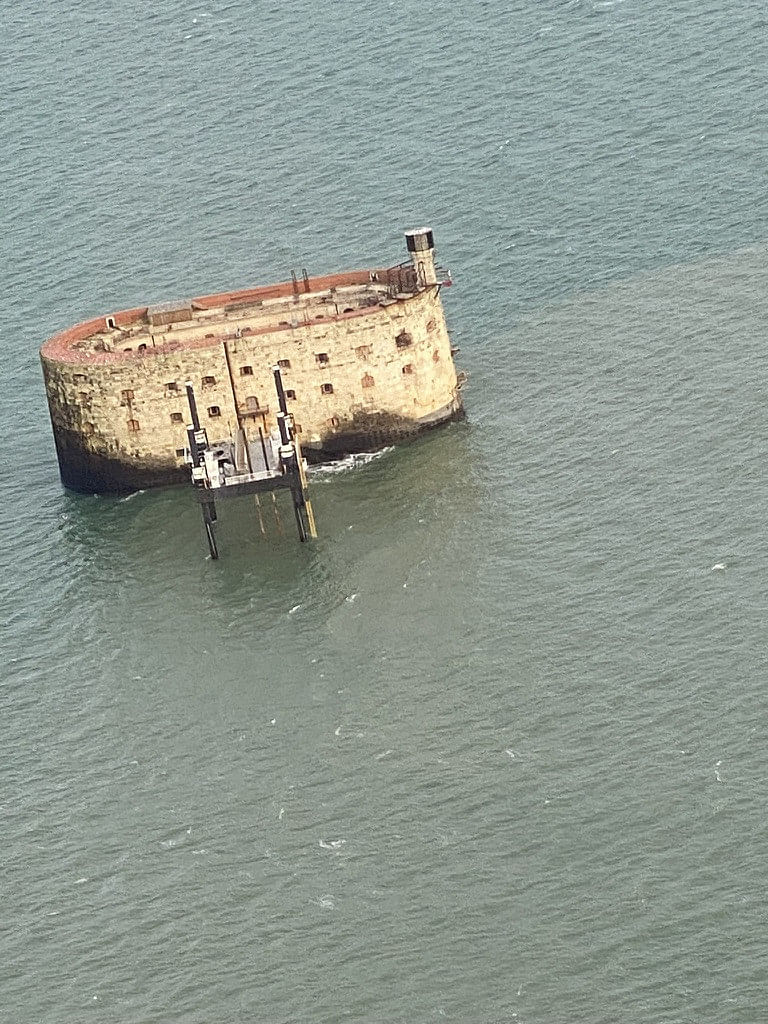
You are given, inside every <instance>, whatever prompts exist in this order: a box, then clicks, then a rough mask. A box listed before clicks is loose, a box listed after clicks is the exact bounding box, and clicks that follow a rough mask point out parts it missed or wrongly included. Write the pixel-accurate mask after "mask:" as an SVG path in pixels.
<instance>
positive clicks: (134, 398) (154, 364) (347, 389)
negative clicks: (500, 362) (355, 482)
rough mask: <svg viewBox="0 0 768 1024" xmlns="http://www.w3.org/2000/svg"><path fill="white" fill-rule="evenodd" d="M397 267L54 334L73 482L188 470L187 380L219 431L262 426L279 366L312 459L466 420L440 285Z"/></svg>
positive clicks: (60, 412)
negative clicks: (391, 276) (404, 287)
mask: <svg viewBox="0 0 768 1024" xmlns="http://www.w3.org/2000/svg"><path fill="white" fill-rule="evenodd" d="M383 273H386V272H379V271H356V272H353V273H350V274H340V275H332V276H330V277H325V278H314V279H305V281H304V282H302V288H303V290H302V291H297V287H296V285H295V284H294V283H292V282H289V283H288V284H284V285H275V286H270V287H268V288H263V289H251V290H247V291H241V292H232V293H226V294H223V295H215V296H205V297H203V298H200V299H195V300H191V301H190V302H189V303H188V304H185V303H176V304H166V306H165V307H156V308H155V309H154V310H153V309H152V308H151V307H149V308H145V309H136V310H128V311H124V312H120V313H116V314H113V315H112V316H110V317H105V318H99V319H97V320H92V321H89V322H87V323H85V324H80V325H78V326H77V327H74V328H71V329H70V330H69V331H65V332H62V334H60V335H56V336H55V337H54V338H51V339H50V340H49V341H48V342H47V343H46V344H45V345H44V346H43V348H42V350H41V359H42V364H43V373H44V377H45V385H46V391H47V395H48V403H49V408H50V414H51V422H52V425H53V432H54V438H55V441H56V447H57V453H58V457H59V465H60V469H61V475H62V479H63V481H64V483H65V484H66V485H67V486H70V487H72V488H74V489H77V490H87V491H96V492H102V493H103V492H120V491H126V490H131V489H135V488H136V487H150V486H156V485H164V484H171V483H176V482H181V481H184V480H186V479H187V478H188V468H187V467H186V466H185V463H184V449H185V446H186V443H187V436H186V424H187V423H188V422H189V411H188V408H187V404H186V397H185V393H184V385H185V382H186V381H191V382H192V384H193V386H194V390H195V394H196V399H197V405H198V410H199V413H200V418H201V422H202V425H203V426H204V427H205V428H206V429H207V431H208V435H209V437H210V438H211V439H212V440H215V439H224V438H228V437H231V436H233V435H234V433H235V432H236V430H237V429H238V427H239V426H242V427H244V429H245V430H246V432H247V433H248V434H249V435H250V436H257V435H258V429H259V428H261V429H262V431H264V432H265V433H269V432H271V431H272V430H273V429H274V428H275V425H276V418H275V416H276V412H277V411H278V410H277V409H276V401H275V394H274V383H273V379H272V372H271V367H272V366H273V365H275V364H277V365H279V366H280V367H281V370H282V377H283V384H284V387H285V389H286V394H287V398H288V405H289V409H290V411H291V412H292V413H293V414H294V419H295V422H296V429H297V432H298V433H299V438H300V440H301V443H302V446H303V448H304V451H305V454H307V456H308V457H309V458H314V459H318V460H319V459H322V458H327V457H331V456H333V455H337V454H341V453H345V452H350V451H361V450H370V449H372V448H376V447H380V446H382V445H385V444H390V443H394V442H397V441H398V440H402V439H405V438H407V437H412V436H414V435H415V434H418V433H419V432H421V431H423V430H425V429H427V428H429V427H431V426H434V425H435V424H437V423H438V422H443V421H445V420H448V419H451V418H456V417H457V416H458V415H460V413H461V397H460V394H459V384H458V381H457V374H456V369H455V366H454V363H453V358H452V352H451V342H450V338H449V335H448V330H447V327H446V322H445V316H444V313H443V308H442V302H441V299H440V287H439V285H428V286H424V285H423V284H422V285H421V286H419V287H418V288H416V289H415V290H413V291H411V292H405V293H396V294H393V293H392V288H391V287H385V285H384V284H382V282H381V280H380V274H383ZM185 318H186V319H185Z"/></svg>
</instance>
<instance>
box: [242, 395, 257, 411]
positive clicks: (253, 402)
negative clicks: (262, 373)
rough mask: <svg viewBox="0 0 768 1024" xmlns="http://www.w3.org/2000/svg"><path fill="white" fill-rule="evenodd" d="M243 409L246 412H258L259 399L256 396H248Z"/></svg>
mask: <svg viewBox="0 0 768 1024" xmlns="http://www.w3.org/2000/svg"><path fill="white" fill-rule="evenodd" d="M245 408H246V409H247V410H248V412H258V411H259V399H258V398H257V397H256V395H248V397H247V398H246V400H245Z"/></svg>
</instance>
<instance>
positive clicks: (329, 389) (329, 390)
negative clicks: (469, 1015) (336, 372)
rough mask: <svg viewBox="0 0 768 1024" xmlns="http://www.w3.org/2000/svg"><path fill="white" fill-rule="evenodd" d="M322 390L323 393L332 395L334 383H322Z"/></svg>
mask: <svg viewBox="0 0 768 1024" xmlns="http://www.w3.org/2000/svg"><path fill="white" fill-rule="evenodd" d="M320 390H321V391H322V393H323V394H324V395H332V394H333V384H321V385H320Z"/></svg>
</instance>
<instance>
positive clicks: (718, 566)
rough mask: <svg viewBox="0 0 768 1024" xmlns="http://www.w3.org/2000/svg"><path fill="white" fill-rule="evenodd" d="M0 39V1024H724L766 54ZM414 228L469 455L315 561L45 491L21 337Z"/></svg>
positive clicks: (352, 11)
mask: <svg viewBox="0 0 768 1024" xmlns="http://www.w3.org/2000/svg"><path fill="white" fill-rule="evenodd" d="M0 25H1V26H2V33H0V57H1V58H2V59H0V111H1V112H2V113H1V115H0V128H1V129H2V148H1V149H0V153H1V154H2V165H1V166H2V178H1V180H2V184H3V189H2V194H3V202H2V204H0V226H1V228H2V230H0V268H2V275H3V284H4V288H3V299H4V301H3V303H2V306H1V307H0V349H1V351H2V360H3V374H2V384H0V430H1V431H2V441H3V444H2V450H0V460H1V462H0V465H1V467H2V493H3V501H2V513H1V515H2V541H3V542H2V553H1V554H0V562H1V563H2V574H0V580H1V582H0V608H1V610H2V634H1V635H2V641H1V642H2V664H1V667H0V673H1V675H0V709H1V712H2V714H1V716H0V723H1V724H0V741H1V746H0V749H1V750H2V757H1V758H0V814H1V815H2V817H1V819H0V820H1V821H2V833H1V835H2V842H1V843H0V884H1V885H2V890H1V891H2V914H1V915H0V1020H2V1021H3V1022H5V1021H7V1022H9V1024H32V1022H35V1024H37V1022H40V1024H69V1022H73V1024H74V1022H77V1024H81V1022H83V1021H88V1020H93V1021H104V1022H109V1024H113V1022H114V1024H165V1022H180V1024H188V1022H189V1024H208V1022H217V1024H230V1022H231V1024H235V1022H237V1024H239V1022H244V1024H245V1022H266V1024H272V1022H274V1024H282V1022H285V1024H289V1022H290V1024H293V1022H302V1024H303V1022H307V1024H315V1022H317V1024H336V1022H346V1021H349V1022H363V1024H369V1022H370V1024H374V1022H376V1024H378V1022H382V1024H384V1022H386V1024H431V1022H440V1021H443V1020H445V1021H455V1022H469V1024H475V1022H477V1024H557V1022H569V1024H572V1022H581V1021H584V1022H591V1024H603V1022H604V1024H612V1022H622V1024H648V1022H654V1024H700V1022H708V1024H709V1022H727V1024H737V1022H738V1024H751V1022H759V1021H762V1020H765V1019H766V1016H768V1010H766V1006H767V1005H768V951H767V950H768V923H766V922H768V899H767V898H766V877H767V876H768V846H767V843H768V829H767V827H766V809H767V808H766V804H767V803H768V799H767V787H768V784H767V782H766V776H767V775H768V750H767V749H766V712H767V706H766V697H765V686H766V681H767V676H768V671H767V670H768V656H767V655H766V618H767V615H766V612H767V611H768V598H766V585H765V581H766V574H767V572H768V550H767V547H766V541H765V537H766V529H765V518H766V508H768V483H767V482H766V449H767V448H768V402H766V393H765V387H764V378H765V376H766V365H767V363H766V356H765V346H766V324H767V322H768V299H767V298H766V297H767V296H768V247H767V246H766V241H767V240H768V191H767V190H766V171H765V168H766V164H767V162H768V160H767V158H768V145H767V143H766V134H765V118H766V113H767V112H768V79H766V74H765V68H766V65H767V58H768V53H766V50H768V17H766V14H765V8H764V6H763V5H761V4H758V3H756V2H752V0H747V2H745V3H742V4H739V5H726V4H724V3H723V2H722V0H702V2H701V3H698V4H693V3H690V2H687V0H686V2H677V3H674V2H673V3H660V2H658V0H646V2H643V3H641V2H640V0H623V2H619V0H616V2H613V3H611V2H609V0H608V2H602V3H601V2H591V0H570V2H554V0H544V2H539V3H533V2H531V0H527V2H515V3H512V4H503V3H501V2H500V0H475V2H474V3H469V2H468V0H453V2H452V3H448V2H444V0H424V2H421V3H399V4H395V3H378V4H373V3H370V2H369V0H361V3H360V4H357V5H346V4H341V3H338V2H335V3H333V2H332V3H329V4H326V5H316V4H310V3H307V2H306V0H294V2H292V3H288V4H284V5H272V4H269V3H262V2H256V3H250V4H249V3H246V2H245V0H229V2H227V0H222V2H219V3H213V2H211V3H208V4H201V5H200V6H198V7H195V6H190V5H188V4H182V3H180V2H176V0H158V2H157V3H154V4H148V3H144V2H141V0H139V2H138V3H135V4H132V5H129V4H113V5H97V4H95V3H93V2H92V0H80V2H78V3H74V2H72V0H41V3H39V4H32V3H31V2H30V0H19V2H18V3H15V4H10V3H8V4H6V5H5V7H3V8H2V10H0ZM421 223H428V224H430V225H431V226H432V227H433V229H434V231H435V236H436V240H437V244H438V247H439V255H440V261H441V263H443V264H444V265H447V266H449V267H450V268H451V270H452V271H453V275H454V278H455V281H456V285H455V287H454V288H452V289H450V290H448V291H446V292H444V298H445V305H446V310H447V315H448V318H449V324H450V327H451V329H452V335H453V338H454V341H455V344H456V345H458V346H459V347H460V350H461V351H460V354H459V355H458V356H457V362H458V363H459V366H460V367H461V368H462V369H464V370H466V371H467V372H468V373H469V384H468V386H467V388H466V391H465V393H464V394H465V402H466V408H467V414H468V418H467V421H466V422H465V423H461V424H455V425H452V426H449V427H447V428H445V429H441V430H439V431H436V432H435V433H433V434H431V435H429V436H427V437H425V438H423V439H421V440H420V441H419V442H417V443H416V444H413V445H411V446H408V447H403V448H400V449H396V450H390V451H387V452H385V453H383V454H381V455H379V456H377V457H375V458H371V459H358V460H354V461H347V462H345V463H343V464H341V465H338V466H335V467H330V468H326V469H323V470H320V471H317V472H315V473H314V475H313V477H312V488H313V498H314V503H315V510H316V514H317V518H318V524H319V529H320V538H319V540H318V541H317V543H315V544H313V545H311V546H310V545H307V546H300V545H298V544H297V543H296V541H295V539H294V537H293V536H292V534H291V533H290V532H289V531H287V535H286V536H284V537H282V536H280V535H279V533H278V531H277V528H276V524H274V522H272V523H270V531H269V532H270V536H269V538H268V540H267V541H264V540H263V539H262V538H261V535H260V533H259V530H258V524H257V522H256V520H255V517H254V514H253V508H252V506H251V505H249V503H248V502H247V501H245V502H233V503H232V504H230V505H228V506H227V507H226V508H225V509H223V510H222V516H221V528H220V531H219V539H220V547H221V552H222V557H221V559H220V560H219V561H218V562H211V561H210V560H207V559H206V558H205V543H204V539H203V536H202V531H201V525H200V518H199V512H198V509H197V507H196V505H195V503H194V502H193V501H192V500H191V496H190V494H189V493H188V492H187V491H186V490H184V489H176V490H166V491H156V492H147V493H141V494H137V495H135V496H132V497H131V498H129V499H128V500H116V499H104V498H97V497H93V496H83V495H75V494H71V493H67V492H66V491H64V490H63V489H62V488H61V486H60V483H59V480H58V473H57V466H56V460H55V453H54V448H53V440H52V436H51V432H50V426H49V423H48V418H47V410H46V406H45V399H44V392H43V385H42V377H41V373H40V368H39V363H38V357H37V350H38V347H39V345H40V344H41V342H42V341H43V340H44V339H45V337H47V336H48V335H49V334H50V333H52V332H53V331H54V330H56V329H59V328H62V327H65V326H67V325H68V324H70V323H72V322H75V321H77V320H80V319H84V318H86V317H88V316H91V315H97V314H99V313H105V312H107V311H110V310H113V309H115V308H127V307H132V306H135V305H139V304H142V303H144V304H146V303H148V302H152V301H159V300H163V299H167V298H169V297H174V296H178V295H189V294H202V293H206V292H213V291H216V290H225V289H232V288H238V287H246V286H248V285H250V284H255V283H268V282H270V281H273V280H276V279H285V278H287V277H288V276H289V274H290V271H291V269H292V268H296V269H300V268H301V267H307V268H308V269H309V271H310V273H322V272H329V271H334V270H337V269H346V268H353V267H358V266H368V265H376V264H378V265H380V264H381V263H382V261H383V262H384V263H394V262H397V261H399V260H400V259H404V258H405V256H404V253H403V243H402V234H401V232H402V230H403V229H404V228H407V227H413V226H417V225H418V224H421ZM286 519H287V510H286ZM286 525H287V526H289V525H290V522H289V521H288V522H286Z"/></svg>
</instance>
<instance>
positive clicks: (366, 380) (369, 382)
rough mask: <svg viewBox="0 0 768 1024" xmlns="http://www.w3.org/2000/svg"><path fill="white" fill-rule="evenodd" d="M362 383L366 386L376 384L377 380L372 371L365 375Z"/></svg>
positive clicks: (369, 386) (370, 386)
mask: <svg viewBox="0 0 768 1024" xmlns="http://www.w3.org/2000/svg"><path fill="white" fill-rule="evenodd" d="M360 383H361V384H362V385H363V387H364V388H372V387H374V385H375V384H376V381H375V380H374V379H373V377H372V376H371V375H370V373H366V375H365V376H364V377H363V379H362V380H361V381H360Z"/></svg>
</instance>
